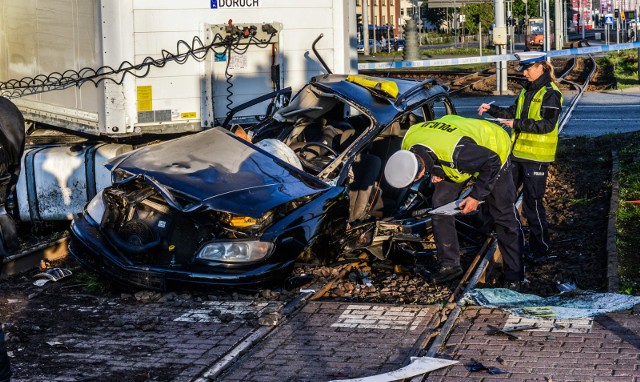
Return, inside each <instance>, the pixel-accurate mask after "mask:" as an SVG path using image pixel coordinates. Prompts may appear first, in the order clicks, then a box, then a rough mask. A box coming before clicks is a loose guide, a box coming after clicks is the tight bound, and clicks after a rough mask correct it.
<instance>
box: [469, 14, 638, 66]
mask: <svg viewBox="0 0 640 382" xmlns="http://www.w3.org/2000/svg"><path fill="white" fill-rule="evenodd" d="M478 46H479V47H480V57H482V21H480V22H478ZM638 52H640V49H638Z"/></svg>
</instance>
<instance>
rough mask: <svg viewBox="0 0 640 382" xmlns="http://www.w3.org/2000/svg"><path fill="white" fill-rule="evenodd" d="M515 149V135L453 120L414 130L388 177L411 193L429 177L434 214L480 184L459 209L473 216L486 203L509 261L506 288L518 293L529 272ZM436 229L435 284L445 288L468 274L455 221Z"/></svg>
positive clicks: (442, 219)
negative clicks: (514, 168) (513, 164)
mask: <svg viewBox="0 0 640 382" xmlns="http://www.w3.org/2000/svg"><path fill="white" fill-rule="evenodd" d="M510 149H511V140H510V138H509V134H508V133H507V132H506V131H505V130H504V129H503V128H501V127H500V126H498V125H496V124H493V123H491V122H488V121H484V120H478V119H473V118H464V117H460V116H457V115H447V116H444V117H442V118H439V119H436V120H434V121H431V122H425V123H420V124H416V125H413V126H411V127H410V128H409V130H408V131H407V134H406V135H405V137H404V139H403V142H402V150H400V151H398V152H396V153H395V154H393V155H392V156H391V157H390V158H389V160H388V161H387V165H386V167H385V171H384V173H385V177H386V179H387V182H388V183H389V184H390V185H391V186H393V187H396V188H403V187H407V186H409V185H410V184H411V183H413V182H414V181H416V180H418V179H420V178H422V177H423V176H425V174H428V176H431V182H432V183H433V184H434V193H433V196H432V202H433V203H432V204H433V207H434V208H437V207H440V206H443V205H445V204H447V203H450V202H452V201H454V200H456V199H457V198H458V195H459V194H460V192H461V191H462V188H463V187H464V185H465V183H466V181H467V180H469V179H471V178H472V177H473V178H475V183H474V185H473V187H472V188H471V191H470V193H469V195H468V196H467V197H465V198H464V199H463V200H462V201H461V202H460V204H459V209H460V210H461V212H462V213H463V214H468V213H470V212H473V211H475V210H476V209H477V208H478V204H479V203H481V202H486V204H487V207H488V211H489V213H490V214H491V216H492V218H493V220H494V223H495V225H496V233H497V236H498V245H499V247H500V252H501V253H502V257H503V260H504V268H505V269H504V285H503V286H504V287H507V288H509V289H514V290H517V289H519V287H520V282H522V281H523V280H524V266H523V263H522V231H521V229H520V223H519V221H518V217H517V214H518V212H517V210H516V208H515V201H516V190H515V186H514V184H513V178H512V177H511V170H510V164H509V151H510ZM432 223H433V233H434V237H435V240H436V247H437V254H438V266H439V268H438V270H437V272H436V273H434V274H433V275H432V277H431V281H432V282H433V283H435V284H440V283H443V282H445V281H449V280H452V279H454V278H456V277H458V276H460V275H461V274H462V269H461V268H460V246H459V243H458V235H457V231H456V229H455V217H454V216H450V215H433V218H432Z"/></svg>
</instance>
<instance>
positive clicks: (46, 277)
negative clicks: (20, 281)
mask: <svg viewBox="0 0 640 382" xmlns="http://www.w3.org/2000/svg"><path fill="white" fill-rule="evenodd" d="M69 276H71V271H70V270H68V269H66V268H51V269H49V270H48V271H46V272H42V273H38V274H37V275H35V276H33V277H34V278H37V279H38V280H36V281H34V282H33V285H35V286H43V285H44V284H46V283H48V282H49V281H54V282H55V281H58V280H61V279H63V278H65V277H69Z"/></svg>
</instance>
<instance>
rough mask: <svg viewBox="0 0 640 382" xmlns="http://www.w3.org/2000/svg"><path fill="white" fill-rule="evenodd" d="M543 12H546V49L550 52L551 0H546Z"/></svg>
mask: <svg viewBox="0 0 640 382" xmlns="http://www.w3.org/2000/svg"><path fill="white" fill-rule="evenodd" d="M543 13H544V51H545V52H548V51H550V50H551V33H549V31H550V29H551V28H550V25H551V23H550V22H549V0H544V8H543Z"/></svg>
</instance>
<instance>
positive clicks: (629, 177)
mask: <svg viewBox="0 0 640 382" xmlns="http://www.w3.org/2000/svg"><path fill="white" fill-rule="evenodd" d="M620 146H621V147H620V148H619V149H618V160H619V163H620V167H619V172H618V182H619V183H620V205H619V206H618V215H617V218H618V224H617V227H616V235H617V242H616V244H617V247H618V257H619V258H618V260H619V266H618V272H619V274H620V292H622V293H628V294H634V295H637V294H639V293H640V224H638V222H640V204H632V203H625V202H629V201H634V200H640V134H635V136H634V137H633V138H632V139H627V140H624V141H623V142H621V143H620Z"/></svg>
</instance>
